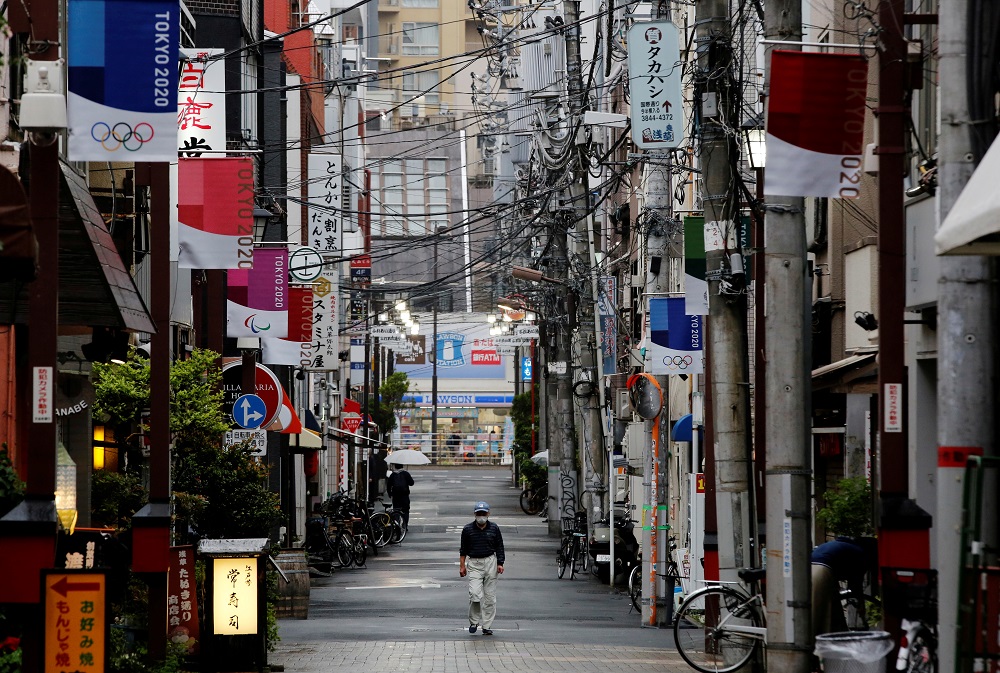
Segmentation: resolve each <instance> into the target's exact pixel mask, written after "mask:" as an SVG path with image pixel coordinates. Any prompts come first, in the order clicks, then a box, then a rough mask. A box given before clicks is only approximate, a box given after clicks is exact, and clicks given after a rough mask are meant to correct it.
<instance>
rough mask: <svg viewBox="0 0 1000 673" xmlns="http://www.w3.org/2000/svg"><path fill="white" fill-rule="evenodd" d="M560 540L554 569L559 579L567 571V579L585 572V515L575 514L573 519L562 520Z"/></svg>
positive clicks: (581, 513) (586, 558)
mask: <svg viewBox="0 0 1000 673" xmlns="http://www.w3.org/2000/svg"><path fill="white" fill-rule="evenodd" d="M562 529H563V534H562V539H561V540H560V542H559V552H558V554H556V569H557V570H558V572H559V579H562V578H563V576H564V575H565V574H566V569H567V568H568V569H569V578H570V579H573V578H574V577H576V574H577V573H578V572H579V573H585V572H587V566H588V563H589V560H590V553H589V551H588V549H587V513H586V512H577V513H576V516H575V517H573V518H564V519H563V520H562Z"/></svg>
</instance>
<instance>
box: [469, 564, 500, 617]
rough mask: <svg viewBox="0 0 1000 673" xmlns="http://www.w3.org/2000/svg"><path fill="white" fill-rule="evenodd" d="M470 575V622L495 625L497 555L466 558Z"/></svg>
mask: <svg viewBox="0 0 1000 673" xmlns="http://www.w3.org/2000/svg"><path fill="white" fill-rule="evenodd" d="M465 570H466V572H467V573H468V577H469V623H470V624H481V625H482V627H483V628H484V629H488V628H490V627H492V626H493V620H494V619H496V616H497V557H496V555H495V554H494V555H493V556H487V557H486V558H472V557H471V556H469V557H467V558H466V559H465Z"/></svg>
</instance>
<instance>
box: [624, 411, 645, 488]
mask: <svg viewBox="0 0 1000 673" xmlns="http://www.w3.org/2000/svg"><path fill="white" fill-rule="evenodd" d="M648 434H649V433H648V432H646V424H645V423H644V422H641V421H640V422H638V423H629V424H628V431H627V432H626V433H625V458H626V459H627V460H628V465H629V467H631V468H632V470H633V473H634V474H636V475H639V474H641V473H642V469H643V460H642V454H643V452H644V451H645V448H646V439H647V435H648Z"/></svg>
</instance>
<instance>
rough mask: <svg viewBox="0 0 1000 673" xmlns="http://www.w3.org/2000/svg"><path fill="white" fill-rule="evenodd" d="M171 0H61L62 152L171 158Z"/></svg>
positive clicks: (175, 30) (174, 36) (175, 22)
mask: <svg viewBox="0 0 1000 673" xmlns="http://www.w3.org/2000/svg"><path fill="white" fill-rule="evenodd" d="M179 13H180V7H179V3H178V2H176V0H175V1H174V2H170V1H160V0H157V1H152V2H151V1H149V0H69V5H68V24H69V100H68V115H69V158H70V159H71V160H73V161H176V160H177V72H178V54H177V50H178V41H179V36H178V34H179V25H180V14H179Z"/></svg>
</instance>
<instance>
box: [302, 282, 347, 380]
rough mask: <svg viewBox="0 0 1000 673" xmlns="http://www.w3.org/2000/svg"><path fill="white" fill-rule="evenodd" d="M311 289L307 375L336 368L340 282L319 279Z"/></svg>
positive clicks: (338, 348) (338, 347)
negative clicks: (308, 372) (310, 341)
mask: <svg viewBox="0 0 1000 673" xmlns="http://www.w3.org/2000/svg"><path fill="white" fill-rule="evenodd" d="M315 283H316V284H315V285H313V336H312V358H313V359H312V364H311V365H309V366H308V367H306V369H309V370H310V371H333V370H337V369H339V368H340V358H339V352H340V307H339V302H340V278H339V277H338V276H337V275H336V273H331V274H329V275H323V276H320V277H319V278H317V279H316V281H315Z"/></svg>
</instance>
